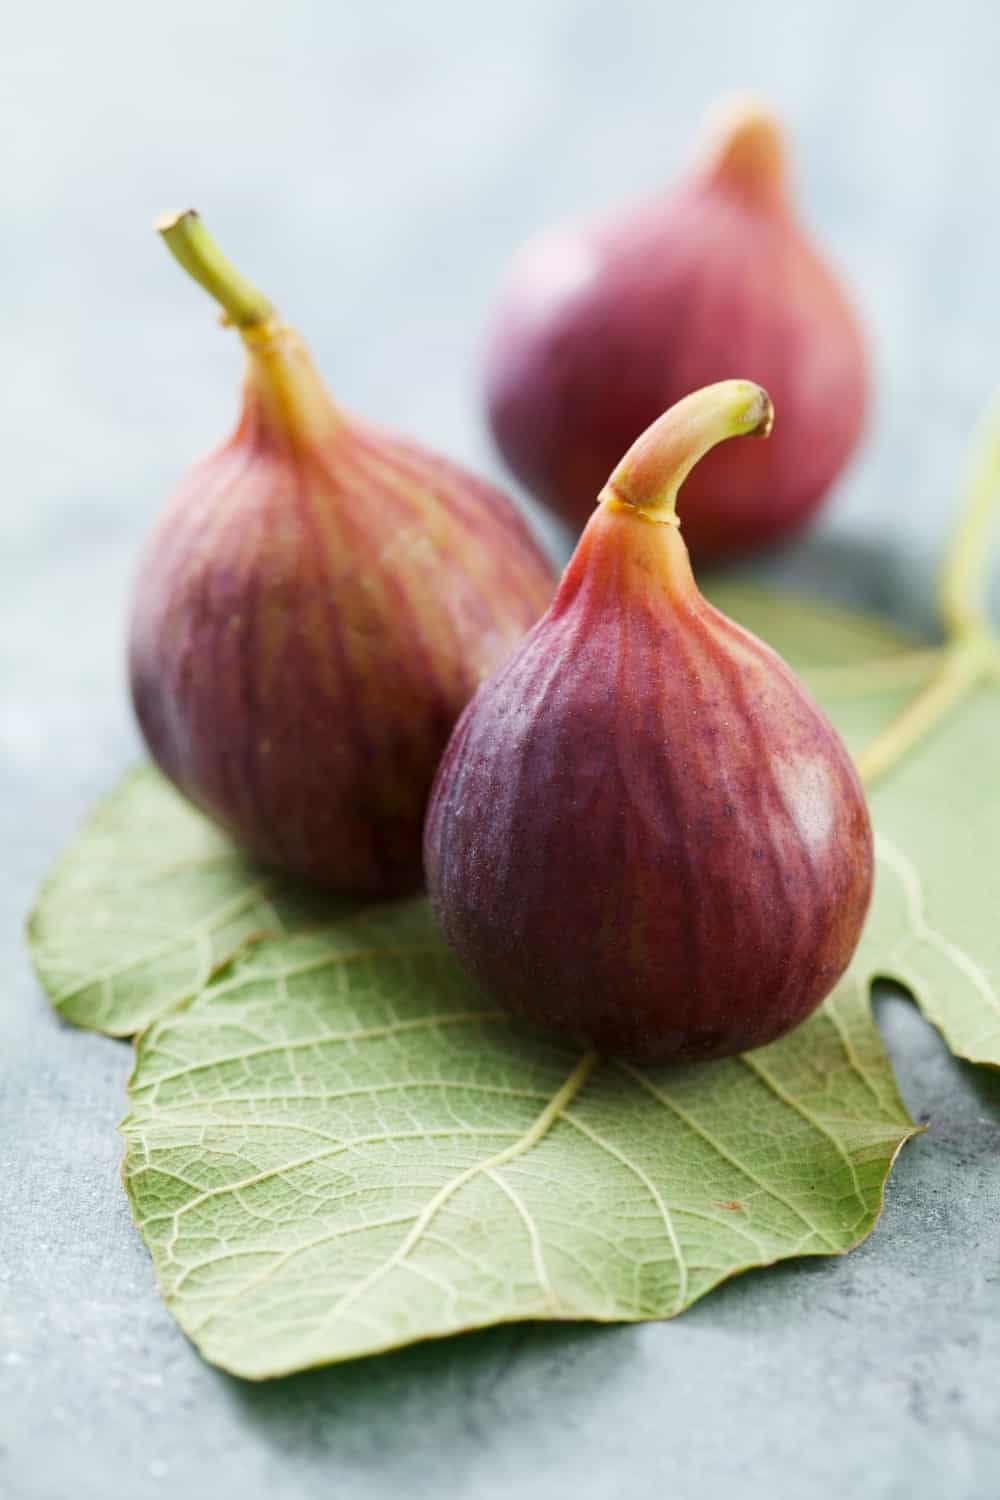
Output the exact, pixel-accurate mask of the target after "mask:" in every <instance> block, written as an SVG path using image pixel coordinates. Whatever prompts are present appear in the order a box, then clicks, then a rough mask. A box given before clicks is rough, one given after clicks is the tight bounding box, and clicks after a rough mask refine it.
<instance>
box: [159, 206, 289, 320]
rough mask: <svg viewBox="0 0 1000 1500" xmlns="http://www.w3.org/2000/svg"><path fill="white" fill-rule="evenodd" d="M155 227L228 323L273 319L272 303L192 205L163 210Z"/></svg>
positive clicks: (177, 259) (274, 313) (172, 252)
mask: <svg viewBox="0 0 1000 1500" xmlns="http://www.w3.org/2000/svg"><path fill="white" fill-rule="evenodd" d="M156 228H157V230H158V231H159V233H160V234H161V235H162V237H163V240H164V242H165V243H166V246H167V249H168V250H169V251H170V253H171V255H173V257H174V259H175V260H176V261H178V263H179V264H180V265H182V266H183V267H184V269H185V271H187V273H188V275H189V276H193V277H194V279H195V281H196V282H197V283H198V285H199V286H201V287H204V289H205V291H206V292H207V293H208V295H209V296H210V297H214V298H215V300H216V302H218V304H219V306H220V307H221V308H222V310H223V312H224V313H225V316H226V321H227V322H228V323H232V324H234V325H235V327H237V328H240V329H243V328H259V327H261V326H262V325H263V324H267V323H271V322H273V321H274V319H275V317H276V316H277V314H276V312H275V309H274V306H273V304H272V303H270V302H269V301H268V299H267V298H266V297H265V296H264V295H263V293H262V292H259V291H258V290H257V288H256V287H255V286H253V285H252V283H251V282H249V281H247V279H246V277H245V276H241V275H240V273H239V271H237V270H236V268H235V266H232V265H230V263H229V261H228V260H227V259H226V257H225V256H224V255H223V254H222V251H221V250H220V249H219V248H218V246H217V245H216V243H215V241H214V240H213V239H212V236H211V235H210V234H209V233H208V230H207V229H206V228H205V227H204V225H203V224H202V222H201V219H200V218H199V216H198V214H197V213H196V212H195V211H194V209H193V208H188V209H185V210H184V212H183V213H179V214H164V215H163V216H162V217H161V218H159V219H157V221H156Z"/></svg>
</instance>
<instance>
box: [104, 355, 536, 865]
mask: <svg viewBox="0 0 1000 1500" xmlns="http://www.w3.org/2000/svg"><path fill="white" fill-rule="evenodd" d="M553 588H554V579H553V574H552V570H551V568H550V566H549V564H548V562H547V561H546V560H545V558H544V557H543V555H542V553H541V552H540V551H539V549H538V548H537V547H536V545H535V544H534V542H533V541H532V539H531V537H530V535H529V533H528V531H527V529H526V527H525V526H524V524H523V522H522V521H521V520H520V518H519V516H518V515H517V513H516V512H515V510H514V508H513V507H512V505H511V504H510V502H509V501H508V500H507V499H506V498H505V497H504V496H503V495H502V494H500V493H498V492H497V491H496V490H494V489H492V488H491V487H490V486H488V485H486V484H484V483H482V482H481V481H480V480H478V479H475V478H473V477H472V476H471V475H469V474H467V473H464V472H463V471H462V470H460V469H458V468H456V467H455V466H454V465H452V464H450V463H446V462H445V461H444V460H443V459H439V458H437V457H435V456H433V455H432V454H429V453H427V452H425V451H424V450H422V449H420V448H418V447H417V446H416V445H414V444H412V443H408V442H405V441H403V440H402V439H400V438H398V437H396V436H393V435H390V434H387V433H385V432H381V431H376V430H375V429H374V428H372V427H369V426H368V425H366V424H363V423H361V422H359V421H356V420H354V419H352V418H348V417H346V416H345V415H344V414H343V413H341V412H339V411H336V410H335V409H334V408H333V407H332V406H331V404H330V403H329V401H328V398H327V397H326V395H325V392H324V391H323V388H322V385H321V383H320V381H319V377H318V376H317V375H316V372H315V370H314V369H313V367H312V365H311V364H310V363H309V360H308V356H307V355H306V354H305V351H304V350H303V348H302V346H301V345H300V344H298V342H297V341H296V340H295V339H294V337H293V336H292V335H290V333H289V331H288V330H280V331H279V336H278V337H277V338H271V339H270V340H269V341H268V340H266V339H265V340H263V341H260V342H259V343H258V345H256V346H253V347H251V349H250V373H249V378H248V381H247V386H246V393H245V402H244V409H243V414H242V419H241V421H240V424H239V427H238V429H237V431H236V432H235V434H234V435H233V437H232V438H231V439H230V440H229V441H228V442H227V443H226V444H225V445H224V446H223V447H221V448H220V449H219V450H218V451H217V452H215V453H213V454H211V455H210V456H209V457H208V458H206V459H205V460H203V461H202V462H201V463H200V464H198V465H197V466H196V467H195V468H194V469H193V470H192V471H191V472H190V473H189V474H188V476H187V478H186V479H185V480H184V482H183V484H182V485H181V488H180V490H179V491H178V493H177V494H176V495H175V496H174V498H173V500H172V502H171V504H170V505H169V507H168V509H167V511H166V513H165V514H164V516H163V517H162V518H161V520H160V523H159V525H158V526H157V527H156V530H155V532H154V534H153V536H152V538H151V541H150V543H149V546H148V550H147V552H146V556H145V559H144V561H143V564H142V567H141V570H140V573H139V577H138V580H137V584H136V590H135V597H134V605H133V614H132V625H131V640H130V674H131V684H132V693H133V698H134V702H135V709H136V713H137V715H138V719H139V723H140V726H141V728H142V732H143V734H144V735H145V738H146V741H147V743H148V745H149V748H150V750H151V751H152V753H153V755H154V757H155V759H156V761H157V762H158V764H159V765H160V767H161V769H162V770H163V771H164V772H165V773H166V774H167V775H168V776H169V777H170V778H171V779H172V780H173V781H174V782H175V783H176V784H177V785H178V786H179V787H180V788H181V790H182V791H183V792H185V793H186V794H187V796H188V797H190V798H191V800H192V801H193V802H195V803H196V804H197V805H198V806H199V807H201V808H203V809H204V810H205V811H206V812H208V813H210V814H211V815H212V816H213V817H214V818H215V819H217V820H218V821H219V822H220V823H222V824H223V825H225V826H226V827H227V828H228V829H230V830H231V832H232V833H233V834H234V835H235V836H236V837H237V838H238V839H239V840H240V841H241V842H242V843H243V844H244V845H245V846H246V847H247V848H248V849H250V850H251V851H253V852H254V853H255V854H257V855H259V856H261V857H262V858H264V859H265V860H268V861H272V862H273V863H275V864H276V865H280V866H282V867H284V868H286V869H288V870H291V871H293V872H295V873H297V874H299V875H303V876H306V877H307V878H309V879H310V880H313V881H316V882H318V883H321V884H323V885H326V886H330V887H333V888H335V889H338V890H343V891H349V892H359V893H361V892H363V893H371V894H391V893H394V892H397V891H403V890H406V889H408V888H411V887H414V886H416V885H418V884H419V882H420V878H421V858H420V844H421V827H422V822H423V816H424V811H425V807H426V801H427V795H428V792H429V789H430V785H431V780H432V778H433V775H434V771H435V769H436V767H437V763H438V760H439V759H440V756H441V752H442V750H443V749H444V746H445V744H446V742H447V739H448V735H449V733H450V732H451V729H452V727H453V725H454V723H455V720H456V719H457V717H458V715H459V713H460V712H461V710H462V708H463V707H464V705H465V703H466V702H467V701H468V699H469V697H470V696H471V694H472V693H473V691H474V690H475V688H476V686H477V684H478V683H479V682H480V680H481V679H482V678H483V677H484V676H485V675H486V674H487V673H488V672H489V671H491V670H492V669H493V668H494V667H496V666H497V665H498V663H499V662H500V661H502V660H503V659H504V658H505V657H506V656H507V655H508V654H509V652H510V651H511V649H512V648H513V646H514V645H515V644H516V643H517V642H518V641H519V640H520V638H521V637H522V635H523V634H524V632H525V630H527V628H528V627H529V626H530V625H531V624H533V623H534V622H535V621H536V620H537V619H538V617H539V615H540V614H541V612H542V611H543V609H544V608H545V606H546V605H547V604H548V602H549V600H550V599H551V597H552V591H553Z"/></svg>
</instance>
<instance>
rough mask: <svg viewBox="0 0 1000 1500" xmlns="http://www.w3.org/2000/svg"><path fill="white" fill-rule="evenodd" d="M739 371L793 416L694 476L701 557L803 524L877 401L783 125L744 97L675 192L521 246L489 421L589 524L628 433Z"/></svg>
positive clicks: (522, 465) (539, 490)
mask: <svg viewBox="0 0 1000 1500" xmlns="http://www.w3.org/2000/svg"><path fill="white" fill-rule="evenodd" d="M733 370H745V371H746V372H747V374H748V375H750V376H751V377H752V378H753V379H754V380H756V381H758V382H759V383H760V384H761V385H763V386H765V387H766V388H767V390H769V391H770V393H771V395H772V398H773V400H774V402H775V405H776V406H777V408H778V410H779V411H780V412H781V426H780V430H779V431H778V432H777V433H776V434H775V437H774V440H773V441H772V442H771V443H768V444H765V445H762V446H761V447H759V448H758V449H757V450H756V451H755V452H753V453H751V454H749V455H745V454H743V453H739V454H736V453H733V452H732V451H729V450H719V451H718V452H716V453H713V454H712V455H711V456H710V457H709V458H708V459H707V460H706V462H705V463H704V464H703V465H702V466H701V467H700V469H699V470H698V473H697V474H696V475H694V476H693V477H692V480H691V483H690V487H689V489H690V493H689V494H688V496H687V500H688V507H687V508H688V512H689V513H688V515H687V516H686V518H685V529H686V532H687V539H688V545H689V547H690V551H691V555H692V556H693V557H694V558H695V559H696V560H697V559H705V558H711V557H716V556H720V555H723V554H728V553H734V552H738V551H741V550H745V549H748V548H752V547H755V546H758V545H762V544H766V543H771V542H774V541H776V540H778V539H779V538H782V537H784V536H787V535H788V534H789V533H791V532H792V531H794V530H795V528H796V527H798V526H800V525H801V524H803V523H804V522H805V520H806V519H807V518H808V517H809V516H810V515H811V514H812V513H813V512H814V511H815V509H816V507H817V506H818V505H819V504H820V502H821V501H822V499H823V497H824V495H825V494H826V493H827V491H828V489H829V487H830V485H831V483H832V481H833V480H834V479H835V478H836V476H837V474H838V473H839V472H840V470H841V468H842V467H843V465H844V463H845V462H846V460H847V458H848V456H849V455H850V453H851V451H852V450H853V448H854V447H855V444H856V443H857V441H858V437H859V434H860V432H861V428H862V420H863V416H864V411H865V406H866V400H867V376H866V358H865V351H864V345H863V340H862V336H861V333H860V330H859V327H858V323H857V320H856V318H855V315H854V313H853V312H852V310H851V308H850V306H849V305H848V302H847V300H846V297H845V295H844V293H843V291H842V290H841V288H840V286H839V285H838V284H837V282H836V281H835V279H834V277H833V275H832V274H831V272H830V271H829V270H828V269H827V267H826V265H825V264H824V262H823V260H821V259H820V257H819V256H818V255H817V253H816V252H815V251H814V250H813V249H812V247H811V246H810V244H809V243H808V241H807V240H806V239H805V238H804V236H803V234H802V232H801V231H800V229H799V228H798V227H797V225H796V223H795V220H794V218H793V215H792V210H791V207H790V204H789V198H788V192H787V186H786V167H785V149H784V145H783V142H782V137H781V134H780V131H779V127H778V125H777V123H776V121H775V120H774V119H773V118H772V117H771V116H770V115H769V114H768V113H767V112H766V111H765V110H764V109H763V108H762V107H760V106H759V105H756V104H754V103H751V102H749V101H742V102H740V103H739V104H734V105H732V106H730V108H729V109H727V110H726V112H725V113H724V115H723V117H722V119H721V121H719V123H718V126H717V128H716V129H715V130H714V131H713V133H712V137H711V141H710V144H709V147H708V149H707V151H706V152H705V154H704V155H703V156H702V157H701V159H700V160H699V162H698V163H697V165H696V166H695V167H694V170H693V171H691V172H690V173H689V175H688V176H687V178H686V179H685V180H684V181H682V182H681V184H680V185H679V186H678V187H676V188H675V189H674V190H673V191H671V192H668V193H665V194H662V195H660V196H658V197H655V198H653V199H652V200H650V201H648V202H645V203H642V204H640V205H639V206H638V207H635V208H632V209H629V210H627V211H624V212H619V213H617V214H614V215H612V216H609V217H605V218H603V219H601V220H600V221H599V222H597V223H594V224H586V225H583V226H582V227H569V228H565V229H560V230H555V231H552V232H549V233H545V234H542V235H540V236H538V237H537V238H535V239H534V240H532V241H530V242H529V243H528V244H527V245H526V246H525V247H524V249H523V250H522V251H521V253H520V254H519V256H518V257H517V258H516V260H515V263H514V265H513V267H512V272H511V276H510V281H509V285H508V287H507V290H506V293H505V295H504V296H503V298H502V300H501V306H500V310H499V313H498V315H497V318H496V321H495V324H494V328H493V332H492V335H491V338H490V342H489V346H488V351H487V360H486V388H487V389H486V397H487V408H488V416H489V420H490V424H491V426H492V429H493V434H494V436H495V439H496V442H497V445H498V447H499V449H500V451H501V453H502V454H503V456H504V458H505V460H506V462H507V464H508V466H509V467H510V469H511V470H512V471H513V473H514V474H515V475H516V476H517V478H518V479H519V480H520V481H521V482H522V483H523V484H524V485H525V486H526V488H527V489H528V490H529V491H530V492H531V493H532V494H533V495H534V496H535V497H536V498H537V499H538V500H540V501H542V502H544V503H545V504H546V505H548V506H550V507H551V508H552V509H553V510H554V511H556V512H557V513H559V514H560V515H561V516H562V517H563V518H564V519H565V520H567V521H569V522H570V523H571V524H573V525H574V526H575V527H576V528H577V529H579V527H581V526H582V525H583V524H584V522H585V521H586V519H587V515H588V511H589V508H590V504H591V497H592V496H594V495H595V494H596V493H597V491H598V490H599V488H600V486H601V485H602V484H603V483H604V480H605V478H606V477H607V475H608V474H609V473H610V471H611V469H612V467H613V466H614V464H615V463H616V462H617V460H618V458H619V457H620V456H621V454H622V453H623V452H624V451H625V449H626V448H627V447H628V445H629V444H630V443H631V442H632V441H633V439H635V438H636V437H637V436H638V435H639V433H640V432H642V431H643V430H644V429H645V428H646V427H648V426H649V424H650V423H651V422H652V421H653V420H654V419H655V418H656V417H657V416H658V415H659V413H660V412H662V411H663V410H664V408H666V407H668V406H670V405H672V404H673V403H674V402H675V401H678V400H679V399H680V398H681V397H682V396H684V395H686V394H687V393H688V392H689V391H693V390H696V389H697V388H698V387H700V386H704V385H708V384H710V383H712V382H714V381H719V380H722V379H724V378H725V377H726V376H727V375H729V374H731V373H732V371H733Z"/></svg>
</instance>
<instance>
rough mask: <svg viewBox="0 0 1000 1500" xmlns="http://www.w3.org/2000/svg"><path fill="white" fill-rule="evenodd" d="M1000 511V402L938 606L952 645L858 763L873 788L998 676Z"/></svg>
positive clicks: (947, 563) (992, 416)
mask: <svg viewBox="0 0 1000 1500" xmlns="http://www.w3.org/2000/svg"><path fill="white" fill-rule="evenodd" d="M998 509H1000V398H998V400H996V401H995V402H994V406H993V409H992V411H991V414H990V416H989V418H988V420H987V423H986V434H985V437H984V439H983V440H982V442H981V445H980V449H979V456H978V459H977V461H976V464H975V467H974V470H973V475H972V482H971V485H970V489H969V497H968V500H967V501H966V504H965V510H964V513H963V515H962V517H961V519H960V521H959V524H958V527H957V529H956V532H955V538H954V541H953V542H952V545H951V548H950V550H949V552H948V555H947V557H946V558H945V562H944V566H943V568H942V570H941V580H940V584H939V587H938V604H939V608H940V611H941V619H942V622H943V624H944V629H945V645H944V647H943V650H942V653H941V661H940V664H939V666H938V669H937V671H936V672H935V673H934V674H933V676H932V677H931V678H930V679H929V681H928V682H927V683H925V685H924V687H923V688H921V690H920V692H918V693H916V694H915V695H914V697H913V698H911V699H910V701H909V703H907V704H906V706H905V707H904V708H903V709H902V710H901V711H900V712H899V714H898V715H897V716H896V718H895V719H894V720H893V721H892V723H891V724H889V725H888V726H887V727H886V728H885V729H884V730H883V731H882V733H881V734H878V735H876V736H875V738H874V740H872V742H871V744H870V745H867V746H866V747H865V749H864V750H863V751H862V752H861V754H860V755H859V756H858V759H857V766H858V774H859V775H860V777H861V779H862V781H863V782H864V783H865V785H866V786H870V785H871V784H872V783H873V782H875V781H877V780H878V779H879V777H881V776H884V775H885V773H886V772H887V771H889V770H891V769H892V768H893V766H895V765H897V764H898V763H899V761H901V760H902V759H903V757H904V756H905V755H906V754H907V753H908V752H909V751H910V750H912V749H913V748H914V746H916V745H918V744H919V743H920V741H921V740H922V739H924V737H925V736H926V735H928V734H930V733H931V732H932V730H934V729H935V728H936V727H937V726H938V724H940V723H941V722H942V721H943V720H944V719H945V718H946V717H947V715H948V714H949V713H950V712H951V710H952V709H953V708H954V707H955V705H956V704H957V703H958V702H959V701H960V700H961V699H962V698H964V697H965V696H966V695H967V694H968V693H970V692H972V691H973V689H974V688H975V687H976V686H977V685H978V684H979V683H980V682H982V681H983V680H984V679H985V678H986V677H988V676H991V675H992V674H993V673H994V672H995V671H996V669H997V663H998V660H1000V646H998V643H997V640H996V637H995V635H994V634H993V632H992V630H991V629H990V625H989V620H988V618H987V614H986V602H985V592H986V569H987V564H988V561H989V550H988V547H987V540H988V536H989V530H990V526H991V524H992V522H993V520H994V518H995V515H996V512H997V510H998Z"/></svg>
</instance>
